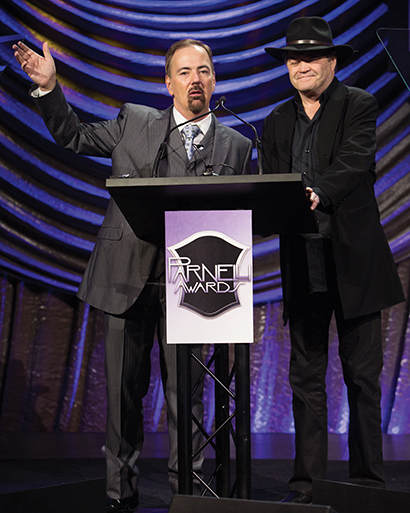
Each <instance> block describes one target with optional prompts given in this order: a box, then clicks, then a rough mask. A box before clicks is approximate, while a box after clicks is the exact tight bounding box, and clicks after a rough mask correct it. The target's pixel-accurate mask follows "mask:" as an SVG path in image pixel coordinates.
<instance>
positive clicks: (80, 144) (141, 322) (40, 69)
mask: <svg viewBox="0 0 410 513" xmlns="http://www.w3.org/2000/svg"><path fill="white" fill-rule="evenodd" d="M14 50H15V57H16V59H17V61H18V62H19V63H20V65H21V67H22V69H23V70H24V71H25V72H26V73H27V75H28V76H29V77H30V78H31V79H32V80H33V82H34V83H35V86H33V88H32V90H31V94H32V96H34V98H35V103H36V106H37V108H38V110H39V112H40V114H41V115H42V117H43V119H44V121H45V123H46V126H47V127H48V129H49V130H50V133H51V134H52V136H53V137H54V139H55V141H56V142H57V143H58V144H60V145H61V146H63V147H64V148H67V149H69V150H72V151H74V152H77V153H81V154H84V155H92V156H99V157H111V159H112V172H113V173H112V174H113V175H114V176H119V175H129V176H130V177H150V176H151V174H152V170H153V164H154V160H155V156H156V154H157V151H158V148H159V146H160V144H161V142H162V141H163V140H164V138H165V136H166V134H167V133H168V131H169V130H171V129H172V128H173V127H174V126H176V125H179V124H180V123H183V122H184V121H187V120H190V119H192V118H194V117H196V116H199V115H201V114H204V117H203V118H201V119H200V120H198V121H196V123H195V125H191V127H193V130H194V132H197V133H194V134H193V144H192V140H190V134H187V135H184V133H183V132H182V127H181V130H179V129H176V130H173V131H172V133H171V134H170V137H169V140H168V145H167V151H166V158H165V159H163V160H162V161H161V163H160V166H159V176H187V175H189V176H190V175H192V176H196V175H201V174H203V172H204V171H205V163H207V164H219V165H220V169H218V168H214V170H215V171H217V172H219V174H233V173H237V174H243V173H249V172H250V155H251V149H252V144H251V141H250V140H249V139H246V138H245V137H243V136H242V135H241V134H239V133H238V132H236V131H235V130H232V129H230V128H227V127H225V126H223V125H222V124H221V123H219V122H218V120H217V119H216V118H215V117H214V115H213V114H211V115H207V114H208V113H209V102H210V99H211V96H212V93H213V91H214V89H215V72H214V67H213V62H212V52H211V49H210V48H209V47H208V46H207V45H205V44H204V43H202V42H200V41H195V40H189V39H188V40H182V41H179V42H177V43H175V44H174V45H172V46H171V48H170V49H169V50H168V52H167V55H166V77H165V81H166V86H167V89H168V92H169V94H170V95H171V96H172V98H173V106H170V107H169V108H168V109H166V110H165V111H159V110H157V109H153V108H149V107H145V106H142V105H134V104H129V103H127V104H125V105H124V106H123V107H122V108H121V110H120V113H119V115H118V117H117V119H114V120H107V121H102V122H98V123H81V122H80V121H79V119H78V117H77V115H76V114H75V113H74V111H73V110H72V109H71V107H70V106H69V105H68V103H67V102H66V100H65V97H64V95H63V93H62V91H61V88H60V86H59V84H58V81H57V79H56V69H55V64H54V60H53V58H52V56H51V53H50V50H49V47H48V44H47V43H44V46H43V53H44V57H42V56H40V55H38V54H37V53H35V52H33V51H32V50H31V49H29V48H28V47H27V46H26V45H24V44H23V43H21V42H20V43H19V44H18V45H15V46H14ZM196 127H198V129H199V130H198V129H197V128H196ZM198 145H200V148H201V149H198V148H199V147H198ZM78 296H79V297H80V298H81V299H82V300H84V301H85V302H87V303H89V304H90V305H92V306H93V307H95V308H98V309H101V310H103V311H104V312H105V349H106V378H107V397H108V399H107V426H106V461H107V497H108V501H107V512H109V511H110V512H113V511H117V512H119V511H134V510H135V509H136V508H137V507H138V502H139V501H138V477H139V472H138V468H137V465H136V461H137V459H138V456H139V454H140V452H141V448H142V443H143V411H142V399H143V397H144V396H145V395H146V393H147V390H148V385H149V379H150V352H151V348H152V345H153V340H154V332H155V330H156V331H157V335H158V340H159V344H160V350H161V372H162V381H163V385H164V392H165V399H166V402H167V413H168V431H169V437H170V457H169V463H168V467H169V476H170V483H171V488H172V489H173V491H174V492H176V491H177V471H178V464H177V463H178V462H177V434H176V409H177V408H176V349H175V346H167V344H166V337H165V287H164V251H163V249H161V248H158V247H156V246H154V245H152V244H150V243H148V242H145V241H143V240H140V239H138V238H137V237H136V235H135V234H134V232H133V230H132V228H131V227H130V225H129V224H128V223H127V221H126V219H125V218H124V216H123V215H122V213H121V212H120V210H119V209H118V207H117V205H116V203H115V202H114V201H112V200H110V202H109V205H108V209H107V212H106V215H105V219H104V222H103V225H102V226H101V229H100V231H99V233H98V236H97V241H96V244H95V248H94V251H93V253H92V255H91V258H90V261H89V264H88V266H87V269H86V271H85V274H84V277H83V280H82V282H81V285H80V288H79V291H78ZM195 351H196V353H197V354H198V355H200V351H201V348H200V347H198V348H196V349H195ZM197 372H198V370H197ZM193 373H194V374H195V369H193ZM193 379H195V376H193ZM192 404H193V410H194V413H195V414H196V415H197V417H199V418H200V419H201V418H202V410H203V408H202V390H200V389H199V390H198V392H197V393H196V395H195V397H193V400H192ZM200 443H201V434H200V432H199V431H198V429H197V428H193V449H194V450H196V449H197V448H198V447H199V446H200ZM202 461H203V456H202V455H199V456H198V457H197V458H196V460H195V461H194V469H195V470H196V472H198V473H199V474H201V467H202Z"/></svg>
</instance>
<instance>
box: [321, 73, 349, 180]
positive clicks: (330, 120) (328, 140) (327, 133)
mask: <svg viewBox="0 0 410 513" xmlns="http://www.w3.org/2000/svg"><path fill="white" fill-rule="evenodd" d="M330 87H334V88H335V89H334V92H333V93H332V94H331V97H330V98H329V101H328V102H327V103H326V105H325V108H324V109H323V113H322V118H321V120H320V125H319V134H318V135H319V151H318V156H319V170H318V171H319V173H320V174H322V173H323V172H324V170H325V169H326V168H327V167H328V166H329V165H330V163H331V158H332V155H333V154H334V145H335V143H336V144H337V132H338V131H339V130H340V126H342V125H343V123H344V111H345V109H346V107H347V102H346V99H347V95H346V89H345V87H344V86H343V84H341V83H340V82H339V81H338V80H337V79H335V83H334V84H332V85H331V86H330ZM335 120H337V122H335Z"/></svg>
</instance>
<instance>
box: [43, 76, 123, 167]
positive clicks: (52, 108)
mask: <svg viewBox="0 0 410 513" xmlns="http://www.w3.org/2000/svg"><path fill="white" fill-rule="evenodd" d="M34 101H35V104H36V107H37V109H38V111H39V113H40V115H41V116H42V118H43V120H44V123H45V124H46V126H47V128H48V130H49V132H50V133H51V135H52V136H53V138H54V140H55V141H56V143H57V144H58V145H60V146H63V147H64V148H66V149H68V150H71V151H73V152H75V153H80V154H82V155H90V156H95V157H111V154H112V152H113V150H114V148H115V147H116V145H117V144H118V142H119V141H120V139H121V134H122V130H123V125H124V124H125V118H126V114H125V113H126V106H124V107H123V108H122V109H121V111H120V113H119V115H118V118H117V119H115V120H107V121H101V122H95V123H81V122H80V120H79V118H78V116H77V114H76V113H75V112H74V111H73V109H72V108H71V106H70V105H69V104H68V103H67V101H66V99H65V96H64V93H63V91H62V90H61V87H60V85H59V84H58V83H57V85H56V87H55V88H54V90H53V91H51V92H50V93H48V94H47V95H45V96H41V97H39V98H35V99H34Z"/></svg>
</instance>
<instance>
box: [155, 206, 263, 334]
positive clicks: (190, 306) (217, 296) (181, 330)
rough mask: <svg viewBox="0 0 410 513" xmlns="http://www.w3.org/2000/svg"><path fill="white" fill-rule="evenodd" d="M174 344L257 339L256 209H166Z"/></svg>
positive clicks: (170, 330)
mask: <svg viewBox="0 0 410 513" xmlns="http://www.w3.org/2000/svg"><path fill="white" fill-rule="evenodd" d="M165 268H166V269H165V275H166V302H167V304H166V311H167V343H168V344H206V343H209V344H215V343H252V342H253V268H252V212H251V211H250V210H217V211H215V210H213V211H172V212H165Z"/></svg>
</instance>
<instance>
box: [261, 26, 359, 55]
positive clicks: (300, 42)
mask: <svg viewBox="0 0 410 513" xmlns="http://www.w3.org/2000/svg"><path fill="white" fill-rule="evenodd" d="M319 50H334V51H335V52H336V55H337V62H338V64H341V63H342V62H345V61H347V59H349V57H351V55H352V54H353V51H354V50H353V47H352V46H350V45H334V44H333V36H332V31H331V29H330V26H329V24H328V22H327V21H326V20H324V19H323V18H319V17H318V16H311V17H303V18H296V19H294V20H292V21H291V22H290V24H289V27H288V30H287V31H286V46H284V47H282V48H265V52H267V53H268V54H269V55H271V56H272V57H274V58H275V59H280V60H283V58H284V52H286V51H289V52H311V51H319Z"/></svg>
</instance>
